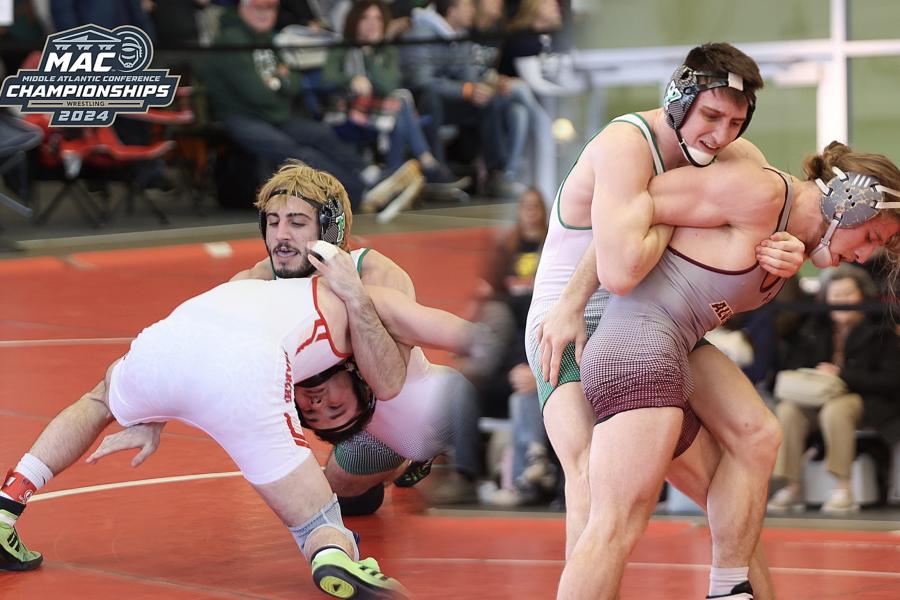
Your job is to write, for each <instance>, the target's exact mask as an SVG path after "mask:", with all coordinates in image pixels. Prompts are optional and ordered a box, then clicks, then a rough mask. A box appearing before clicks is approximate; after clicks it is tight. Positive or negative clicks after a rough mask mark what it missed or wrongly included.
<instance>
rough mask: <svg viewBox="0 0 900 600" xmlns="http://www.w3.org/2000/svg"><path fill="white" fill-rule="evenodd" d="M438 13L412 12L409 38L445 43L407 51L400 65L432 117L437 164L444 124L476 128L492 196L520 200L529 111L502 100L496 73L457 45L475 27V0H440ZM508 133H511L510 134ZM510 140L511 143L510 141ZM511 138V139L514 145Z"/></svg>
mask: <svg viewBox="0 0 900 600" xmlns="http://www.w3.org/2000/svg"><path fill="white" fill-rule="evenodd" d="M434 7H435V8H434V9H433V10H432V9H414V10H413V14H412V29H411V30H410V32H409V33H408V34H407V35H406V36H404V38H405V39H408V40H434V39H440V40H442V42H441V43H435V44H411V45H407V46H404V47H403V50H402V54H401V56H402V67H403V69H404V76H405V79H406V82H407V84H408V85H409V87H410V88H411V89H412V90H413V92H414V93H415V94H416V98H417V103H418V106H419V109H420V110H421V111H422V112H423V113H424V114H426V115H428V116H429V117H430V122H429V125H428V127H426V128H425V132H426V134H427V136H428V141H429V143H430V146H431V149H432V151H433V152H434V155H435V157H436V158H437V160H438V162H440V163H442V164H444V163H445V156H444V148H443V146H442V144H441V141H440V137H439V131H440V128H441V127H442V126H443V125H445V124H453V125H457V126H460V127H464V128H474V129H477V130H478V132H479V139H480V142H481V149H482V150H483V154H484V161H485V166H486V167H487V169H488V170H489V171H491V173H492V182H493V184H494V185H492V190H491V191H492V192H494V193H496V194H497V195H504V196H513V197H514V196H518V195H519V194H520V193H521V192H522V189H523V186H522V185H521V183H519V174H518V173H517V169H518V167H519V163H518V161H519V155H517V154H516V152H519V153H521V147H520V146H522V145H524V138H522V139H523V142H522V144H517V142H515V140H516V139H518V138H521V135H522V133H521V131H520V129H521V128H522V127H523V123H524V126H526V127H527V121H528V115H527V111H526V110H525V109H524V108H522V107H518V106H516V105H514V104H513V103H511V102H509V101H508V100H507V99H506V98H504V96H505V93H504V90H503V89H500V88H499V87H498V81H497V79H496V73H495V72H493V71H490V72H485V71H484V69H483V66H482V64H481V62H480V61H479V60H477V54H478V52H479V48H478V46H477V45H476V44H473V43H472V42H469V41H459V40H460V38H461V37H463V36H464V35H466V34H467V32H468V30H469V28H471V27H472V24H473V21H474V18H475V4H474V0H436V1H435V2H434ZM508 130H509V131H508ZM507 136H508V137H509V138H510V139H507ZM510 140H513V141H512V142H511V141H510Z"/></svg>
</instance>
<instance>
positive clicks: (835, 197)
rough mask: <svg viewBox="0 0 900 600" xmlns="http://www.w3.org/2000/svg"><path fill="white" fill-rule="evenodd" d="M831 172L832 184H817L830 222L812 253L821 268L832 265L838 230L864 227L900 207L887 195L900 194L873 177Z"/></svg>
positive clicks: (826, 218)
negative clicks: (887, 210)
mask: <svg viewBox="0 0 900 600" xmlns="http://www.w3.org/2000/svg"><path fill="white" fill-rule="evenodd" d="M831 170H832V171H834V173H835V176H834V177H832V178H831V181H829V182H828V183H825V182H824V181H822V180H821V179H816V185H817V186H819V189H820V190H821V191H822V199H821V201H820V206H821V207H822V216H824V217H825V220H827V221H830V223H829V224H828V229H826V230H825V235H823V236H822V239H821V240H820V241H819V244H818V245H817V246H816V247H815V248H814V249H813V251H812V252H810V253H809V258H810V260H811V261H812V263H813V264H814V265H815V266H816V267H818V268H820V269H824V268H825V267H830V266H831V265H832V262H833V261H832V258H831V249H830V248H829V246H830V245H831V237H832V236H833V235H834V232H835V230H837V229H839V228H840V229H847V228H850V227H857V226H859V225H862V224H863V223H865V222H866V221H868V220H870V219H872V218H874V217H875V216H876V215H877V214H878V211H879V210H882V209H885V208H900V202H885V201H884V195H885V194H890V195H892V196H896V197H898V198H900V192H898V191H897V190H892V189H891V188H887V187H884V186H883V185H881V184H880V183H878V181H876V180H875V178H874V177H872V176H871V175H863V174H862V173H856V172H854V171H849V172H847V173H844V172H843V171H841V170H840V169H838V168H837V167H831Z"/></svg>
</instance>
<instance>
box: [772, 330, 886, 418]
mask: <svg viewBox="0 0 900 600" xmlns="http://www.w3.org/2000/svg"><path fill="white" fill-rule="evenodd" d="M786 342H787V344H786V346H787V347H786V352H785V356H784V361H783V363H782V368H784V369H796V368H800V367H815V366H816V365H817V364H819V363H820V362H831V361H832V353H833V350H832V323H831V319H830V318H829V316H828V315H827V314H826V315H811V316H810V317H809V318H808V319H807V320H806V321H805V322H804V323H803V324H802V325H801V326H800V329H799V330H798V331H797V333H796V334H794V335H793V336H792V337H791V338H789V339H788V340H786ZM841 379H843V380H844V381H845V382H846V383H847V387H848V388H849V389H850V391H852V392H856V393H857V394H859V395H860V396H862V398H863V403H864V410H863V413H864V414H863V426H872V427H876V428H881V426H882V425H885V424H886V423H887V422H888V421H893V420H896V419H900V341H898V338H897V335H896V333H895V331H894V326H893V324H892V323H891V322H890V319H889V318H887V317H885V316H882V315H867V316H866V317H865V318H864V319H863V320H862V321H861V322H860V323H859V324H857V325H856V326H855V327H854V328H853V329H851V330H850V333H849V334H848V335H847V340H846V342H845V347H844V367H843V369H841Z"/></svg>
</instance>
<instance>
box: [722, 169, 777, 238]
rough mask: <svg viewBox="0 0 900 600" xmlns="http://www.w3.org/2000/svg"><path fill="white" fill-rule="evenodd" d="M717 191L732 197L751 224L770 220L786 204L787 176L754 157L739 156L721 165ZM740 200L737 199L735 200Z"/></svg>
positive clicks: (764, 222) (736, 207)
mask: <svg viewBox="0 0 900 600" xmlns="http://www.w3.org/2000/svg"><path fill="white" fill-rule="evenodd" d="M716 175H717V179H720V181H718V182H717V183H716V184H715V185H716V192H714V193H716V194H717V195H718V196H720V197H725V198H729V199H728V200H727V203H728V205H729V206H730V207H732V209H733V210H735V212H737V213H738V214H740V215H741V219H740V220H741V221H743V222H744V223H747V224H753V223H762V224H766V225H768V224H769V221H770V220H771V216H772V215H773V214H775V215H777V214H778V213H779V212H780V211H781V208H782V206H783V205H784V194H785V185H784V180H783V179H782V178H781V176H779V175H778V174H777V173H775V172H773V171H771V170H769V169H764V168H762V167H761V166H760V165H759V164H757V163H756V162H755V161H754V160H753V159H744V160H735V161H729V162H724V163H722V164H721V165H718V173H717V174H716ZM735 200H736V201H735Z"/></svg>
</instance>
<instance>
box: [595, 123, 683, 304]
mask: <svg viewBox="0 0 900 600" xmlns="http://www.w3.org/2000/svg"><path fill="white" fill-rule="evenodd" d="M626 128H628V129H626ZM631 129H633V128H631V127H630V126H628V125H624V124H614V125H611V126H609V127H607V130H606V131H604V133H603V134H601V135H599V136H597V138H595V139H594V141H593V142H592V143H591V144H589V146H588V148H587V149H586V152H588V153H589V155H588V158H589V160H590V161H591V165H592V167H593V175H594V193H593V200H592V201H591V227H592V229H593V233H594V256H595V260H596V263H597V269H596V272H597V279H598V280H599V281H600V282H601V283H602V285H603V287H604V288H606V289H607V290H609V291H610V292H612V293H614V294H620V295H621V294H627V293H628V292H629V291H631V289H632V288H634V286H636V285H637V284H638V283H639V282H640V281H641V280H642V279H643V278H644V276H645V275H646V274H647V273H648V272H649V271H650V270H651V269H652V268H653V267H654V266H655V265H656V263H657V262H659V258H660V257H661V256H662V253H663V251H664V250H665V248H666V246H667V245H668V243H669V239H671V236H672V228H671V227H669V226H668V225H666V224H662V225H661V226H654V225H656V224H655V223H653V220H652V219H653V202H652V199H651V198H650V195H649V193H648V192H647V185H648V182H650V180H651V179H652V178H653V164H652V161H651V160H649V159H650V156H649V150H648V148H647V142H646V140H644V139H643V137H641V136H640V135H635V133H634V132H633V131H631Z"/></svg>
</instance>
